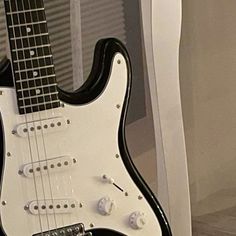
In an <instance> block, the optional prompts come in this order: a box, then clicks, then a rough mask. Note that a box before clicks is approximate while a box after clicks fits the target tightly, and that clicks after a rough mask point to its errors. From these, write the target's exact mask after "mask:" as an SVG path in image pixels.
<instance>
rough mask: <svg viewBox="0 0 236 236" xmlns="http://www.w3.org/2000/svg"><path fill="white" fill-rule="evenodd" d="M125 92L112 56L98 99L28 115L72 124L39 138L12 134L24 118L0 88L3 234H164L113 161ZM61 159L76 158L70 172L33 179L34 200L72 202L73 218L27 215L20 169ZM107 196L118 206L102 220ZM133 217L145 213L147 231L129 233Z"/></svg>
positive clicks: (26, 186) (28, 188)
mask: <svg viewBox="0 0 236 236" xmlns="http://www.w3.org/2000/svg"><path fill="white" fill-rule="evenodd" d="M118 60H120V62H121V63H118ZM126 88H127V65H126V62H125V59H124V57H123V56H122V55H121V54H116V56H115V57H114V61H113V66H112V71H111V74H110V79H109V83H108V85H107V87H106V89H105V90H104V92H103V93H102V94H101V96H100V97H98V98H97V99H96V100H95V101H94V102H92V103H90V104H86V105H83V106H72V105H68V104H65V107H64V108H57V109H53V111H52V110H48V111H43V112H40V113H32V114H28V115H27V121H32V120H33V121H34V120H40V119H47V118H53V117H58V116H59V117H65V118H66V119H69V120H70V125H69V126H68V127H67V128H66V129H64V130H63V131H60V130H58V131H57V132H50V133H47V134H44V135H43V134H42V132H41V133H39V134H38V135H37V136H35V135H33V136H30V137H28V138H24V137H19V136H18V135H16V134H12V131H13V130H14V129H15V128H16V127H17V126H18V125H19V124H24V123H25V121H26V116H24V115H19V114H18V111H17V106H16V97H15V91H14V89H11V88H0V91H1V92H2V93H0V94H2V95H0V112H1V119H2V123H3V127H4V135H5V137H4V138H5V140H4V141H5V146H4V148H5V150H4V158H5V159H4V160H5V165H4V167H3V179H2V189H1V203H2V204H1V206H0V210H1V221H2V225H3V228H4V230H5V233H6V235H8V236H19V235H20V236H23V235H24V236H32V235H33V234H35V233H39V232H41V231H47V230H49V229H54V228H59V227H63V226H66V225H71V224H75V223H80V222H81V223H84V225H85V227H86V229H90V228H91V227H94V228H109V229H113V230H116V231H118V232H122V233H124V234H126V235H133V236H151V235H155V236H161V235H162V233H161V229H160V225H159V223H158V220H157V218H156V216H155V214H154V213H153V210H152V208H151V207H150V206H149V204H148V203H147V201H146V200H145V198H142V199H141V198H140V197H139V196H140V195H141V193H140V191H139V189H138V188H137V187H136V185H135V184H134V182H133V181H132V179H131V177H130V176H129V173H128V171H127V170H126V168H125V166H124V164H123V162H122V159H121V158H117V154H118V155H120V153H119V147H118V128H119V122H120V117H121V111H122V105H123V103H124V98H125V93H126ZM118 104H119V106H117V105H118ZM29 143H30V147H31V148H29ZM7 153H8V154H7ZM30 153H31V154H30ZM59 156H72V157H75V158H76V159H77V163H76V166H74V167H73V168H71V169H70V170H69V171H67V170H63V171H61V172H55V173H54V172H53V173H51V174H50V176H49V175H48V174H46V175H40V176H36V177H35V183H36V187H37V195H38V196H37V197H38V199H40V200H44V199H51V198H52V197H53V198H54V199H69V198H70V199H71V198H72V199H75V200H76V201H78V204H80V203H81V205H80V207H78V208H77V209H76V210H75V211H73V213H71V214H51V215H41V216H40V217H39V216H37V215H33V214H30V213H29V211H27V209H24V208H25V206H26V205H27V204H28V203H29V202H31V201H35V200H36V199H37V197H36V190H35V187H34V186H35V185H34V178H26V177H25V176H22V174H21V173H19V170H20V168H21V167H22V165H24V164H27V163H30V162H31V160H33V161H34V162H37V161H38V160H39V159H40V160H45V159H47V158H48V159H49V158H54V157H59ZM104 174H106V175H108V176H111V177H112V178H114V180H115V183H116V184H117V185H119V186H120V187H121V188H122V189H124V192H121V191H120V190H119V189H117V188H116V187H115V186H113V185H112V184H109V183H105V182H104V181H102V178H101V177H102V175H104ZM125 192H127V193H128V196H126V195H125ZM105 196H109V197H110V198H112V199H113V200H114V201H115V203H116V209H115V210H114V211H113V212H112V213H111V215H109V216H103V215H101V214H100V213H99V212H98V210H97V204H98V201H99V200H100V199H101V198H102V197H105ZM135 211H140V212H143V213H145V215H146V218H147V224H146V226H145V227H144V228H143V229H141V230H135V229H133V228H131V227H130V225H129V223H128V220H129V216H130V214H131V213H133V212H135ZM40 222H41V223H40Z"/></svg>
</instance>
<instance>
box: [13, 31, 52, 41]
mask: <svg viewBox="0 0 236 236" xmlns="http://www.w3.org/2000/svg"><path fill="white" fill-rule="evenodd" d="M45 35H47V36H48V33H44V34H35V35H27V36H22V37H15V38H14V37H13V38H10V40H18V39H30V38H32V37H33V38H36V37H42V36H45Z"/></svg>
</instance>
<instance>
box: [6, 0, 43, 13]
mask: <svg viewBox="0 0 236 236" xmlns="http://www.w3.org/2000/svg"><path fill="white" fill-rule="evenodd" d="M16 3H17V5H16ZM5 8H6V12H15V11H22V12H24V11H37V10H39V9H42V10H44V5H43V1H42V0H35V1H32V0H21V1H19V0H5Z"/></svg>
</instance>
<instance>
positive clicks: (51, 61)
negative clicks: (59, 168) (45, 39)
mask: <svg viewBox="0 0 236 236" xmlns="http://www.w3.org/2000/svg"><path fill="white" fill-rule="evenodd" d="M36 1H37V0H34V2H36ZM39 1H40V2H41V4H42V5H43V6H44V1H43V0H39ZM45 13H46V12H45V11H43V14H44V19H46V14H45ZM36 15H37V20H38V21H39V13H38V12H37V13H36ZM39 30H40V33H42V32H41V28H39ZM47 30H48V27H47ZM49 40H50V39H49ZM41 42H42V38H41ZM49 53H50V54H51V55H52V54H53V53H52V49H51V47H50V48H49ZM49 60H50V63H51V64H54V62H53V57H50V58H49ZM44 61H45V58H44ZM46 73H47V71H46ZM54 73H55V71H54ZM54 83H56V76H55V77H54ZM52 111H54V109H52ZM45 146H46V145H45ZM45 151H46V150H45ZM62 178H63V180H64V175H63V176H62ZM57 181H58V178H57V176H56V182H57ZM62 186H64V185H63V184H62ZM66 186H67V185H66ZM58 188H59V190H60V191H61V189H60V185H59V186H58ZM60 191H59V192H60ZM63 192H65V196H67V195H68V194H67V187H66V188H65V189H64V190H63ZM67 197H68V196H67ZM68 203H69V202H68ZM68 207H69V204H68ZM70 219H71V215H70ZM61 220H62V225H63V227H62V228H64V229H65V220H64V215H63V214H62V217H61ZM70 221H71V220H70Z"/></svg>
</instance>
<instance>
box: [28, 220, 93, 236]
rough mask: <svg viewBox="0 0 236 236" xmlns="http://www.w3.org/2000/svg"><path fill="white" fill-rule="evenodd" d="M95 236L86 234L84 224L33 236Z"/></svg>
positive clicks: (89, 233)
mask: <svg viewBox="0 0 236 236" xmlns="http://www.w3.org/2000/svg"><path fill="white" fill-rule="evenodd" d="M55 235H57V236H93V234H92V233H91V232H86V231H85V227H84V224H82V223H79V224H75V225H70V226H65V227H61V228H58V229H53V230H49V231H45V232H40V233H37V234H34V235H32V236H55Z"/></svg>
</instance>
